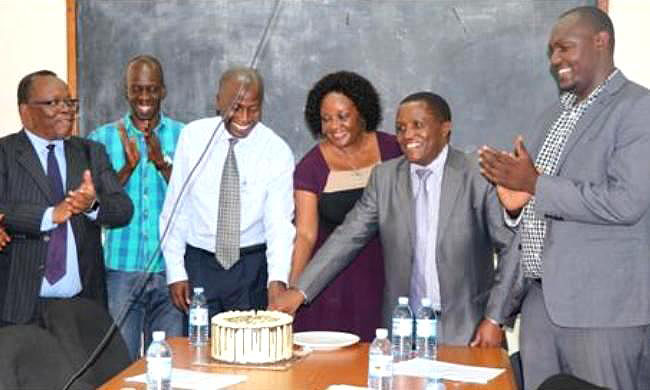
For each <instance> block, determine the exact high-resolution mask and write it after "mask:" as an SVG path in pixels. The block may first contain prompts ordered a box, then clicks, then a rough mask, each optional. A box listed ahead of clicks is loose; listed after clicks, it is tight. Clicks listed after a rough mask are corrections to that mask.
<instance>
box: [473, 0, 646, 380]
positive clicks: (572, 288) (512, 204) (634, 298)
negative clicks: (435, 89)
mask: <svg viewBox="0 0 650 390" xmlns="http://www.w3.org/2000/svg"><path fill="white" fill-rule="evenodd" d="M548 53H549V59H550V65H551V70H552V71H553V74H554V76H555V77H556V80H557V83H558V86H559V89H560V92H561V94H560V98H559V99H558V100H557V101H556V102H553V104H552V105H551V106H550V107H549V108H548V109H547V111H546V112H545V113H544V115H543V116H542V117H541V118H540V119H541V121H540V122H539V127H537V128H536V132H535V134H534V138H533V142H531V145H532V147H531V151H533V153H531V154H529V153H528V151H527V150H526V148H525V147H524V144H523V139H522V138H518V139H517V140H516V141H515V150H514V153H504V152H501V151H496V150H493V149H490V148H487V147H485V148H483V149H482V151H481V166H482V168H483V171H484V174H485V175H486V177H487V178H488V179H489V180H491V181H493V182H494V183H495V184H497V185H498V192H499V197H500V199H501V200H502V202H503V204H504V206H505V208H506V209H507V210H508V214H510V217H512V220H510V223H512V224H513V225H517V226H518V228H517V229H518V230H517V240H518V241H520V242H521V245H519V248H518V249H519V250H518V252H519V253H520V254H519V255H518V257H520V259H521V271H522V272H521V274H520V275H521V276H523V277H522V278H521V280H518V281H517V283H516V284H515V285H514V286H515V287H514V289H515V290H517V291H519V292H517V293H516V294H517V295H522V296H523V302H522V308H521V342H520V349H521V358H522V363H523V374H524V384H525V386H526V388H527V389H537V387H538V386H539V385H540V383H542V382H543V381H544V380H545V379H546V378H547V377H549V376H550V375H553V374H557V373H559V372H563V373H568V374H571V375H575V376H577V377H580V378H583V379H586V380H588V381H590V382H594V383H595V384H596V385H598V386H606V387H608V388H611V389H625V390H627V389H647V388H648V386H650V383H648V380H647V379H641V380H640V379H639V378H640V376H641V375H645V374H646V373H647V372H648V371H650V367H649V366H648V363H647V360H646V361H645V362H644V360H643V359H644V354H645V355H646V359H647V357H648V354H650V343H649V339H650V288H649V286H650V261H649V260H648V253H649V252H650V211H649V208H650V153H649V152H650V125H649V123H650V91H648V90H647V89H646V88H644V87H642V86H640V85H638V84H636V83H634V82H632V81H630V80H628V79H627V78H626V77H625V76H624V75H623V73H622V72H621V71H620V70H618V69H617V68H616V67H615V66H614V27H613V26H612V21H611V20H610V18H609V17H608V16H607V14H606V13H604V12H603V11H601V10H599V9H597V8H595V7H579V8H576V9H573V10H570V11H568V12H566V13H565V14H563V15H562V16H561V17H560V18H559V19H558V21H557V23H556V24H555V26H554V27H553V30H552V32H551V36H550V39H549V45H548ZM515 218H516V219H515ZM509 219H511V218H509Z"/></svg>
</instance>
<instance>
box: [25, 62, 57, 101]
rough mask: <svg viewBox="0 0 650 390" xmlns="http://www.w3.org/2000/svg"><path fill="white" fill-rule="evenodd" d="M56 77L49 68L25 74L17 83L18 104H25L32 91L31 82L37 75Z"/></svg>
mask: <svg viewBox="0 0 650 390" xmlns="http://www.w3.org/2000/svg"><path fill="white" fill-rule="evenodd" d="M45 76H49V77H58V76H57V75H56V73H54V72H52V71H51V70H39V71H37V72H32V73H30V74H28V75H27V76H25V77H23V78H22V80H20V82H19V83H18V105H21V104H25V103H27V101H28V100H29V98H30V95H31V93H32V84H33V83H34V80H35V79H36V78H38V77H45Z"/></svg>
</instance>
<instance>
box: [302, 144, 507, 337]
mask: <svg viewBox="0 0 650 390" xmlns="http://www.w3.org/2000/svg"><path fill="white" fill-rule="evenodd" d="M414 221H415V216H414V215H413V191H412V187H411V176H410V171H409V163H408V161H407V160H406V159H405V158H404V157H400V158H396V159H393V160H389V161H387V162H384V163H383V164H380V165H378V166H377V167H376V168H375V169H374V170H373V172H372V174H371V176H370V180H369V182H368V186H367V187H366V189H365V191H364V193H363V196H362V197H361V199H359V201H358V202H357V204H356V205H355V207H354V208H353V209H352V210H351V211H350V212H349V213H348V215H347V216H346V219H345V222H344V223H343V224H342V225H341V226H339V227H338V228H337V229H336V230H335V231H334V232H333V233H332V235H330V237H329V238H328V240H327V241H326V242H325V244H324V245H323V246H322V247H321V248H320V250H319V251H318V252H317V253H316V254H315V255H314V258H313V259H312V260H311V261H310V262H309V264H308V265H307V268H306V269H305V271H304V272H303V274H302V275H301V277H300V280H299V281H298V288H299V289H300V290H302V291H303V292H305V294H306V295H307V298H308V299H313V297H315V296H316V295H317V294H318V293H319V292H320V291H321V290H322V289H323V288H324V287H325V286H326V285H327V283H328V282H329V281H330V280H331V279H332V278H333V277H334V276H335V275H336V274H337V273H338V272H339V271H340V270H342V269H343V268H344V267H345V266H346V265H347V264H348V263H349V262H350V261H351V260H352V259H354V258H355V256H356V254H357V252H358V251H359V250H360V249H361V248H362V247H363V246H364V245H365V243H366V242H367V241H368V240H369V239H371V238H372V237H373V236H374V235H375V234H376V233H377V232H379V236H380V239H381V243H382V247H383V251H384V267H385V274H386V285H385V290H384V296H383V309H382V312H383V313H382V318H383V324H384V326H385V327H388V328H390V322H391V313H392V311H393V308H394V307H395V305H396V304H397V298H398V297H399V296H402V295H403V296H408V295H409V289H410V279H411V269H412V262H413V247H412V237H413V235H414V234H415V233H414V232H413V227H414V223H415V222H414ZM513 236H514V233H513V232H512V231H511V230H510V229H509V228H507V227H506V226H505V223H504V222H503V214H502V209H501V207H500V206H499V203H498V201H497V198H496V195H495V193H494V189H493V187H492V186H490V185H489V184H488V183H487V181H486V180H485V179H484V178H483V177H482V176H481V175H480V173H479V170H478V163H477V161H476V157H475V156H470V155H467V154H465V153H462V152H460V151H458V150H456V149H454V148H452V147H450V148H449V154H448V156H447V161H446V163H445V167H444V173H443V178H442V193H441V194H440V210H439V216H438V237H437V244H436V264H437V268H438V278H439V282H440V297H441V303H442V321H441V323H442V332H441V333H442V334H441V342H442V343H446V344H461V345H464V344H467V343H469V341H471V338H472V336H473V334H474V331H475V328H476V326H477V325H478V324H479V322H480V321H481V319H482V318H483V316H484V315H485V314H487V315H489V316H490V317H491V318H493V319H495V320H497V321H500V322H505V321H507V320H508V319H507V318H506V317H507V315H508V314H510V312H512V310H513V309H512V303H511V302H510V290H509V288H508V287H509V286H511V285H512V282H511V281H509V280H507V281H506V280H504V279H503V277H502V274H504V275H510V276H512V275H516V272H513V271H514V270H516V268H517V266H518V262H517V260H518V259H516V258H514V257H512V256H510V255H508V254H510V253H515V252H516V251H514V250H512V251H508V252H506V251H505V248H508V247H511V246H510V242H511V240H512V238H513ZM501 249H503V251H502V252H501V253H500V257H501V261H500V264H499V267H500V269H499V270H501V269H502V268H504V267H506V268H508V269H509V272H505V273H502V272H498V273H497V275H496V276H495V269H494V253H495V250H501ZM505 259H507V260H508V261H505ZM504 286H506V287H504Z"/></svg>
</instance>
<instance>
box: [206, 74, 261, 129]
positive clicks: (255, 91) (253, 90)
mask: <svg viewBox="0 0 650 390" xmlns="http://www.w3.org/2000/svg"><path fill="white" fill-rule="evenodd" d="M217 110H218V111H219V112H220V113H221V115H223V117H224V118H223V119H224V123H225V124H226V129H227V130H228V132H229V133H230V134H231V135H232V136H233V137H237V138H245V137H246V136H248V134H250V132H251V131H252V130H253V128H254V127H255V125H256V124H257V122H259V120H260V118H261V116H262V98H261V96H260V87H259V85H257V83H256V82H254V81H251V82H248V83H246V82H242V81H239V80H238V79H236V78H233V79H229V80H226V81H224V83H223V85H222V86H221V89H220V90H219V93H218V94H217Z"/></svg>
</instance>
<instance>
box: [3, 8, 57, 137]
mask: <svg viewBox="0 0 650 390" xmlns="http://www.w3.org/2000/svg"><path fill="white" fill-rule="evenodd" d="M65 5H66V4H65V0H0V58H2V60H1V61H2V62H1V64H2V65H0V67H1V69H2V73H1V74H0V136H2V135H6V134H9V133H13V132H16V131H18V130H19V129H20V126H21V125H20V117H19V116H18V103H17V102H16V89H17V88H18V82H19V81H20V79H21V78H22V77H23V76H25V75H26V74H28V73H30V72H33V71H37V70H41V69H49V70H52V71H54V72H55V73H57V74H58V75H59V77H60V78H62V79H63V80H66V78H67V64H66V53H67V46H66V17H65Z"/></svg>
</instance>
